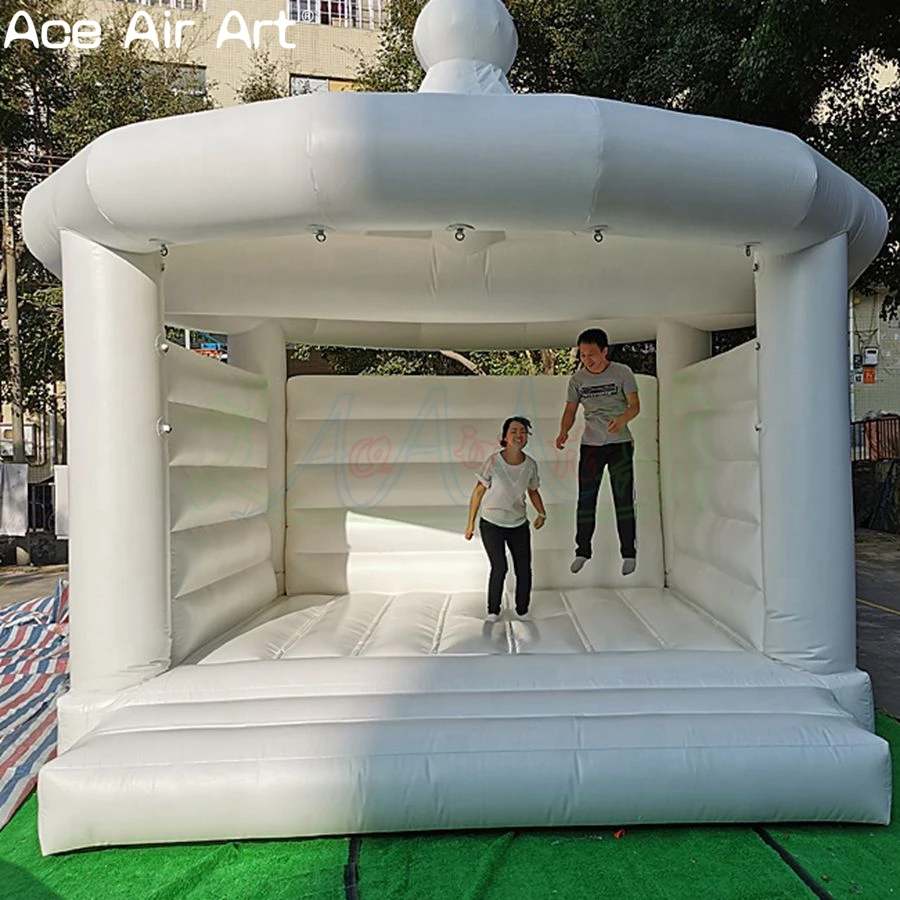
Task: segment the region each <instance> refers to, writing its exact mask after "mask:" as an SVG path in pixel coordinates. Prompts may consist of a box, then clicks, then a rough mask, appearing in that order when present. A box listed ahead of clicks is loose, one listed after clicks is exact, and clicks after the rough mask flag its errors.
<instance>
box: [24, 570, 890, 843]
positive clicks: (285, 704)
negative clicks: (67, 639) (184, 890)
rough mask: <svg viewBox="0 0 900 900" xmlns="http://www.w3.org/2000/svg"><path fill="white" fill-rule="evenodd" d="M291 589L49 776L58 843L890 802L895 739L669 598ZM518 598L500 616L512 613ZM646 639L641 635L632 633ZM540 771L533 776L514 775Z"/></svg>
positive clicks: (144, 691)
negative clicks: (496, 599)
mask: <svg viewBox="0 0 900 900" xmlns="http://www.w3.org/2000/svg"><path fill="white" fill-rule="evenodd" d="M482 603H483V595H481V594H480V593H471V594H469V593H461V594H441V593H422V592H417V593H409V594H400V595H386V594H352V595H350V596H341V597H300V598H289V599H287V598H286V599H284V600H283V601H280V602H279V603H278V604H276V605H275V607H274V608H273V609H271V610H269V611H268V614H267V615H269V616H272V615H274V617H273V618H268V619H267V620H266V621H262V622H260V623H259V624H257V625H255V626H251V627H249V628H246V629H245V630H243V632H242V633H241V634H240V635H237V636H234V637H232V638H231V639H230V640H227V641H226V642H225V643H223V644H222V646H220V647H219V648H218V649H216V650H214V651H212V652H211V653H210V654H209V655H207V656H206V658H205V659H203V660H202V662H201V664H196V665H192V664H186V665H181V666H176V667H175V668H173V669H171V670H170V671H168V672H166V673H164V674H163V675H160V676H159V677H157V678H154V679H152V680H150V681H147V682H145V683H143V684H141V685H139V686H138V687H136V688H133V689H132V690H130V691H128V692H124V693H123V695H121V697H120V699H119V700H117V702H116V704H115V705H114V706H113V707H111V708H109V709H108V710H107V711H106V712H105V713H104V714H103V718H102V719H101V720H100V722H99V724H98V725H97V726H96V727H95V728H94V729H93V730H92V731H90V733H88V734H86V735H85V736H84V737H82V738H81V739H80V740H78V741H77V742H76V743H75V744H74V745H73V746H72V747H70V748H68V749H67V750H65V752H63V753H62V754H61V756H60V757H59V758H58V759H56V760H54V761H52V762H50V763H49V764H48V765H47V766H45V767H44V769H43V770H42V772H41V776H40V782H39V795H40V800H41V807H42V808H41V821H40V832H41V841H42V846H43V848H44V850H45V852H48V853H58V852H63V851H66V850H71V849H75V848H78V847H87V846H97V845H108V844H112V845H115V844H142V843H154V842H190V841H196V840H221V839H229V838H251V837H252V838H273V837H289V836H299V835H310V836H311V835H323V834H348V833H349V834H353V833H379V832H399V831H411V832H416V831H422V830H428V829H433V830H442V829H448V828H470V827H479V828H488V829H490V828H503V827H513V828H517V827H532V826H578V825H585V824H591V825H600V824H607V825H610V824H614V823H616V822H622V823H627V824H631V823H640V824H649V823H676V822H682V823H684V822H742V821H743V822H758V821H809V820H826V821H849V822H872V823H878V822H884V821H886V819H887V816H888V809H889V800H888V795H889V784H890V760H889V758H888V753H887V747H886V745H885V744H884V743H883V742H882V741H880V740H879V739H878V738H877V737H875V736H874V735H873V734H871V733H870V732H868V731H867V730H865V729H864V728H863V727H861V726H860V725H859V724H858V723H857V721H856V720H855V719H854V718H853V716H852V715H850V713H848V712H847V711H846V710H844V709H842V708H841V706H840V705H839V704H838V702H837V700H836V699H835V696H834V695H833V693H832V692H831V691H830V690H829V689H828V688H827V686H825V685H824V684H823V683H822V682H821V681H819V680H818V679H816V678H815V677H814V676H812V675H810V674H808V673H805V672H800V671H797V670H794V669H792V668H790V667H788V666H785V665H782V664H779V663H776V662H773V661H772V660H770V659H767V658H766V657H764V656H763V655H761V654H759V653H757V652H755V651H752V650H747V649H743V648H741V647H740V645H739V644H738V643H736V642H735V641H734V640H733V639H732V638H730V637H729V636H728V635H727V634H725V633H724V632H723V630H722V629H721V627H719V626H717V625H716V624H715V623H714V622H712V621H711V620H709V619H707V618H706V617H704V616H702V615H700V614H699V613H698V612H696V611H695V610H693V609H692V608H690V607H689V606H687V605H686V604H684V603H682V602H681V601H679V600H678V599H677V598H675V597H673V596H672V595H669V594H667V593H666V592H664V591H660V590H647V589H640V588H634V589H629V590H618V591H612V590H610V591H598V590H596V589H589V590H586V591H566V592H564V593H563V592H546V591H545V592H537V593H536V595H535V597H534V613H533V614H534V616H535V618H534V620H533V621H531V622H528V621H526V622H522V621H518V620H515V619H512V620H510V619H509V618H505V619H503V620H501V621H500V622H499V623H496V624H490V623H486V622H485V621H484V610H483V608H482ZM507 615H508V614H507ZM642 651H643V652H642ZM525 785H527V789H526V790H523V789H522V787H523V786H525Z"/></svg>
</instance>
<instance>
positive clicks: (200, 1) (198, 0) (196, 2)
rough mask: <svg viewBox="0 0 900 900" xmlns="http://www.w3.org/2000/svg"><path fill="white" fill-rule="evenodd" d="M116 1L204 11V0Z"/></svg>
mask: <svg viewBox="0 0 900 900" xmlns="http://www.w3.org/2000/svg"><path fill="white" fill-rule="evenodd" d="M116 3H134V4H136V5H137V6H161V7H163V8H164V9H186V10H189V11H191V12H206V0H116Z"/></svg>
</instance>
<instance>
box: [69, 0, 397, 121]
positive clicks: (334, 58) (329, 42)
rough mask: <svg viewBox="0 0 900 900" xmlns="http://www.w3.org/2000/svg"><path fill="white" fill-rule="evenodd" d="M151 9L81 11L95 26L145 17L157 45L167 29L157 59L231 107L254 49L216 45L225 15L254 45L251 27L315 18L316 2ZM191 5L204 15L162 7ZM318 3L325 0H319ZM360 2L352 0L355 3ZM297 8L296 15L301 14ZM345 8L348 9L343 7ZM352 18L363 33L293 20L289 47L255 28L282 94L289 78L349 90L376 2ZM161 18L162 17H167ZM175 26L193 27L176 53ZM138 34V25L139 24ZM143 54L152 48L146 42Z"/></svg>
mask: <svg viewBox="0 0 900 900" xmlns="http://www.w3.org/2000/svg"><path fill="white" fill-rule="evenodd" d="M152 2H153V3H154V4H157V3H159V4H161V5H153V6H149V5H143V4H142V3H136V2H114V0H87V2H86V4H85V7H84V10H85V11H84V15H85V17H86V18H89V19H94V20H96V21H98V22H100V23H101V24H102V23H103V22H104V20H106V19H109V17H110V16H113V15H123V10H124V13H125V16H126V18H131V17H132V16H134V14H135V13H138V12H142V13H146V14H148V15H149V16H150V18H151V19H152V20H153V22H154V23H155V24H156V27H157V31H158V34H159V40H160V43H161V44H163V43H164V40H165V24H166V22H168V23H170V34H171V36H172V39H171V41H170V43H171V44H172V46H171V47H170V48H169V49H168V50H165V49H164V48H162V47H161V53H160V57H161V58H162V59H164V60H166V61H169V62H177V63H179V64H191V65H197V66H202V67H204V68H205V73H206V81H207V84H208V85H209V89H210V94H211V95H212V97H213V99H214V101H215V103H216V105H217V106H230V105H232V104H234V103H237V102H238V101H237V91H238V90H239V88H240V86H241V84H242V83H243V81H244V79H245V78H246V77H247V75H248V73H249V72H250V71H251V70H252V69H253V63H254V55H255V53H256V50H255V48H248V47H247V46H246V44H245V43H244V42H243V41H240V40H226V41H224V43H222V45H221V46H220V47H218V48H217V47H216V43H217V40H218V39H219V37H220V31H221V29H222V25H223V23H224V22H225V20H226V18H228V28H227V30H228V31H229V32H231V33H236V32H238V30H239V28H240V24H241V23H240V20H239V19H237V18H236V17H234V16H231V17H230V18H229V14H230V13H232V12H234V13H239V14H240V16H241V17H242V19H243V21H244V22H245V23H246V24H247V28H248V32H249V35H250V38H251V42H252V41H253V39H254V31H255V28H254V23H255V22H264V21H269V22H273V21H275V20H277V19H278V17H279V14H280V13H281V12H282V11H283V12H284V13H285V17H288V16H289V14H293V15H294V16H297V15H298V12H302V13H303V14H306V15H310V12H309V11H310V8H311V7H310V4H312V7H313V8H315V9H316V12H315V13H314V15H315V16H320V15H321V13H320V10H319V7H317V6H316V3H317V0H295V2H294V3H293V4H292V3H291V0H152ZM193 2H196V3H197V4H198V5H201V6H203V7H204V9H203V10H200V11H195V10H191V9H178V8H169V4H171V5H172V6H173V7H174V6H175V5H178V4H180V5H182V6H190V5H191V4H192V3H193ZM319 2H320V3H323V4H324V0H319ZM347 2H349V0H332V4H331V5H332V6H334V7H335V8H336V9H338V4H339V3H340V10H341V11H343V10H344V6H343V4H344V3H347ZM356 2H359V0H356ZM301 7H302V10H301ZM347 9H350V7H347ZM354 10H356V11H357V12H358V13H359V14H358V15H356V16H355V17H354V23H355V24H356V23H359V24H361V25H362V26H363V27H349V21H350V19H349V18H348V17H347V16H343V15H342V16H337V15H335V22H336V24H330V25H320V24H315V23H314V22H313V23H309V22H304V21H297V22H292V23H291V24H290V25H288V26H287V27H286V28H285V29H284V32H285V42H286V43H289V44H290V43H293V44H295V45H296V47H295V48H294V49H284V48H282V47H281V46H280V41H279V31H278V29H277V28H275V27H273V26H271V25H267V26H261V27H260V28H259V29H258V37H259V42H258V46H259V49H260V50H266V51H268V55H269V58H270V59H271V60H272V61H273V62H275V63H276V64H277V65H278V68H279V70H280V76H281V79H282V82H283V85H284V90H285V93H287V92H288V91H289V90H290V80H291V76H292V75H294V76H301V77H303V78H304V79H312V81H311V83H310V85H309V87H310V88H311V89H314V90H316V89H326V87H327V89H328V90H345V89H347V88H348V87H352V83H353V81H354V79H355V78H356V75H357V71H358V67H359V61H360V59H362V58H371V57H372V56H373V55H374V53H375V51H376V49H377V47H378V38H379V34H380V32H379V31H378V29H377V28H376V27H374V25H375V24H376V23H377V22H378V21H379V18H380V12H381V11H382V6H381V0H372V2H369V0H362V5H361V6H355V7H353V8H352V9H351V12H352V11H354ZM166 13H168V16H166ZM177 21H192V22H194V25H193V26H192V27H190V28H185V29H183V31H182V35H183V42H182V46H181V48H176V47H175V46H174V39H175V27H174V23H175V22H177ZM140 30H141V31H143V30H144V24H143V23H142V24H141V25H140ZM148 48H149V49H152V47H150V45H149V44H148Z"/></svg>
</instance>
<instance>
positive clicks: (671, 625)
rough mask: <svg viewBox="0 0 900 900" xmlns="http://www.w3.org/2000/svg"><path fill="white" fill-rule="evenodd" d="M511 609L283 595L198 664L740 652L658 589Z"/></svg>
mask: <svg viewBox="0 0 900 900" xmlns="http://www.w3.org/2000/svg"><path fill="white" fill-rule="evenodd" d="M511 606H512V604H511V598H508V597H507V599H506V602H505V605H504V610H503V614H502V617H501V621H499V622H496V623H490V622H487V621H486V619H485V612H486V609H485V600H484V592H482V591H468V592H457V593H441V592H436V591H427V592H426V591H409V592H406V593H400V594H377V593H364V592H358V593H353V594H343V595H339V596H334V597H328V596H323V595H305V596H299V597H287V598H284V599H282V600H281V601H279V602H278V603H277V604H276V605H275V606H273V607H271V608H270V609H269V610H267V611H266V613H265V615H264V617H263V618H264V621H261V622H259V623H257V622H251V623H250V624H249V625H248V626H245V628H244V629H243V630H242V633H241V634H239V635H238V636H233V637H231V638H230V639H229V640H227V641H226V642H225V643H224V644H223V645H222V646H220V647H219V648H217V649H216V650H214V651H213V652H211V653H209V654H208V655H206V656H205V657H204V658H203V659H202V660H200V661H202V662H203V663H223V662H242V661H249V660H263V659H300V658H310V657H334V656H346V657H354V656H379V657H397V656H429V655H439V656H444V655H448V656H452V655H496V654H501V655H502V654H544V653H552V654H558V653H565V654H571V653H601V652H604V651H617V652H618V651H642V650H643V651H646V650H743V649H747V648H746V646H744V645H743V644H741V643H740V642H739V641H738V640H737V639H736V638H735V637H734V636H733V635H732V634H731V633H730V632H728V631H727V629H725V628H724V627H723V626H722V625H720V624H719V623H718V622H716V621H715V620H714V619H713V618H711V617H709V616H708V615H705V614H704V613H702V612H701V611H699V610H697V609H696V608H694V607H691V606H689V605H688V604H686V603H685V602H684V601H683V600H681V599H680V598H679V597H678V596H677V595H675V594H673V593H672V592H671V591H668V590H663V589H659V588H631V589H627V590H610V589H606V590H604V589H599V588H582V589H576V590H565V591H559V590H556V591H548V590H545V591H535V592H534V593H533V596H532V604H531V610H530V620H529V621H521V620H519V619H518V617H517V616H516V615H515V613H514V610H513V609H512V608H511Z"/></svg>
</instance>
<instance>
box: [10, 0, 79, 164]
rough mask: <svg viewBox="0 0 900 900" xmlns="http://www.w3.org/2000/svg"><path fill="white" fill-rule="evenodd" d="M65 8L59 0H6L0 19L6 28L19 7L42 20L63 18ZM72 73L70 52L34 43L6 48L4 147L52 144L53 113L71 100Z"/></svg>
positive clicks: (15, 44)
mask: <svg viewBox="0 0 900 900" xmlns="http://www.w3.org/2000/svg"><path fill="white" fill-rule="evenodd" d="M60 9H61V7H60V4H59V2H56V0H24V2H19V0H0V23H2V24H3V26H4V32H5V27H6V26H7V25H8V24H9V22H10V20H11V19H12V18H13V16H14V15H15V13H16V12H17V11H19V10H22V11H24V12H27V13H28V14H29V15H30V16H31V18H32V20H33V21H35V22H36V23H38V22H43V21H44V20H46V19H52V18H57V17H58V16H59V15H60ZM62 14H63V15H64V14H65V9H64V8H63V9H62ZM38 27H40V26H39V25H38ZM19 30H21V28H20V29H19ZM69 71H70V61H69V57H68V56H67V54H66V53H65V52H64V51H59V50H46V49H43V48H41V49H38V48H37V47H35V46H34V45H33V44H31V43H30V42H28V41H13V42H12V43H11V44H10V45H9V47H7V48H5V49H2V50H0V146H2V147H9V148H13V149H16V148H19V147H24V146H27V145H29V144H32V143H34V144H37V145H38V146H39V147H47V146H48V144H49V132H50V122H51V119H52V115H53V112H54V111H55V110H57V109H59V108H60V107H61V106H64V105H65V104H66V103H67V102H69V100H70V99H71V85H70V84H69V80H68V73H69Z"/></svg>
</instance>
